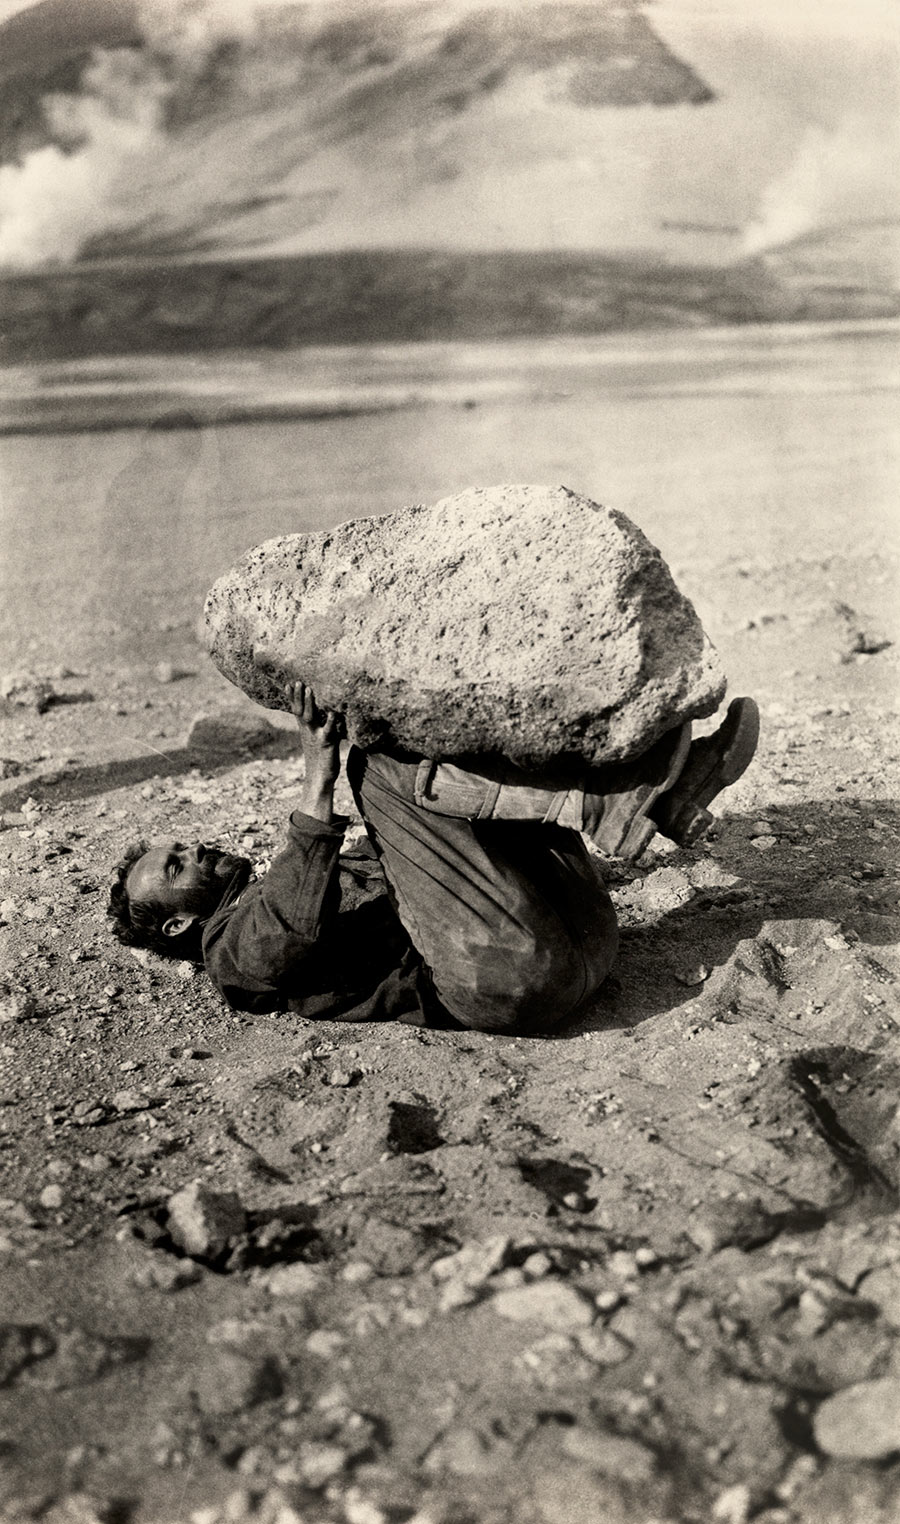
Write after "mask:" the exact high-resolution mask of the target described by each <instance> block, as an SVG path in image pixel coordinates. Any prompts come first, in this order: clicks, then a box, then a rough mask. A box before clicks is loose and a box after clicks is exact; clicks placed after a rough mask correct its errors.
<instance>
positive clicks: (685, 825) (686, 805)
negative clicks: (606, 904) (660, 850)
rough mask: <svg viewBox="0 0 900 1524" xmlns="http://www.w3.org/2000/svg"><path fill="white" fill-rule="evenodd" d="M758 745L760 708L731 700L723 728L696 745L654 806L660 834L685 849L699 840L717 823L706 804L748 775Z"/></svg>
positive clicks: (749, 702) (747, 701)
mask: <svg viewBox="0 0 900 1524" xmlns="http://www.w3.org/2000/svg"><path fill="white" fill-rule="evenodd" d="M758 741H759V709H758V708H757V705H756V704H755V703H754V701H753V699H752V698H736V699H732V701H731V703H730V704H729V706H728V712H727V714H726V715H725V718H724V720H723V721H722V723H721V725H720V726H719V728H718V730H716V731H714V732H713V734H712V735H711V736H701V737H700V739H699V740H697V741H693V742H692V743H691V748H690V751H689V752H688V755H687V760H686V762H685V764H684V767H683V768H682V769H681V772H680V773H679V775H678V777H677V779H676V780H675V782H674V783H673V784H672V785H671V787H670V788H668V789H667V790H666V792H665V793H663V794H662V795H661V796H660V797H659V798H658V799H657V800H656V802H655V803H654V804H653V806H652V808H651V812H650V818H651V820H652V821H653V823H654V825H655V826H656V828H657V830H658V831H660V832H661V833H662V835H663V836H668V837H669V838H670V840H672V841H676V842H677V843H678V845H679V846H681V847H689V846H691V845H692V844H693V843H694V842H695V841H697V840H698V839H699V838H700V837H701V836H702V835H703V833H704V831H706V830H707V829H708V827H709V826H710V825H711V824H712V821H713V816H712V815H711V814H710V812H709V810H708V809H707V805H708V804H711V803H712V801H713V799H715V797H716V795H717V794H720V793H721V792H722V790H723V789H724V788H728V787H729V785H730V784H732V783H736V782H737V780H738V778H740V777H741V775H742V774H743V773H745V772H746V771H747V768H748V767H749V766H750V763H751V762H752V760H753V755H754V753H755V751H756V746H757V742H758Z"/></svg>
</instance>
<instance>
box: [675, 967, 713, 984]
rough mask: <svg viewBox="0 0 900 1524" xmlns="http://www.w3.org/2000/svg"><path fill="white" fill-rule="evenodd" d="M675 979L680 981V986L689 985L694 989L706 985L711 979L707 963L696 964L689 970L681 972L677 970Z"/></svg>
mask: <svg viewBox="0 0 900 1524" xmlns="http://www.w3.org/2000/svg"><path fill="white" fill-rule="evenodd" d="M675 978H676V979H677V980H678V983H679V984H684V985H687V986H688V988H692V987H693V986H695V985H698V984H705V982H706V980H707V979H708V978H709V969H708V968H707V966H706V964H705V963H695V964H692V965H691V966H690V967H689V968H685V969H682V970H680V971H678V970H676V973H675Z"/></svg>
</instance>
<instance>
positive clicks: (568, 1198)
mask: <svg viewBox="0 0 900 1524" xmlns="http://www.w3.org/2000/svg"><path fill="white" fill-rule="evenodd" d="M562 1204H563V1206H564V1207H566V1209H567V1210H568V1211H570V1212H587V1211H589V1210H590V1205H591V1203H590V1201H589V1200H588V1198H587V1196H585V1195H583V1194H582V1192H581V1191H567V1192H566V1194H565V1196H563V1199H562Z"/></svg>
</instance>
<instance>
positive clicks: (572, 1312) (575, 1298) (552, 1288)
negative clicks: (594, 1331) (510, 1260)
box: [491, 1280, 594, 1332]
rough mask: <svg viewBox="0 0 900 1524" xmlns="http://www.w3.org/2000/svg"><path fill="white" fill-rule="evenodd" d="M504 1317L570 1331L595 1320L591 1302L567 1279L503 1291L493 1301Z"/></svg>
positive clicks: (516, 1321)
mask: <svg viewBox="0 0 900 1524" xmlns="http://www.w3.org/2000/svg"><path fill="white" fill-rule="evenodd" d="M491 1305H492V1306H493V1308H494V1310H495V1311H496V1312H498V1313H499V1314H500V1316H501V1317H502V1318H510V1319H511V1320H512V1321H513V1322H515V1323H540V1324H542V1325H543V1327H544V1328H552V1329H555V1330H559V1331H561V1332H566V1331H568V1330H570V1329H574V1328H587V1327H589V1326H590V1324H591V1323H592V1322H593V1319H594V1309H593V1307H592V1306H591V1304H590V1302H588V1301H587V1300H586V1298H585V1297H583V1296H582V1295H581V1293H580V1292H578V1291H576V1290H575V1288H574V1287H573V1286H567V1285H566V1284H565V1282H564V1281H551V1280H542V1281H536V1282H532V1284H531V1285H528V1286H522V1287H519V1288H515V1289H513V1290H511V1291H499V1292H498V1293H497V1295H496V1296H495V1297H494V1298H493V1301H492V1304H491Z"/></svg>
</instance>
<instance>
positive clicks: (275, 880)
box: [203, 810, 431, 1025]
mask: <svg viewBox="0 0 900 1524" xmlns="http://www.w3.org/2000/svg"><path fill="white" fill-rule="evenodd" d="M346 828H347V819H346V817H345V816H337V817H335V819H334V821H333V823H331V824H326V823H324V822H323V821H321V820H316V819H315V818H314V817H313V816H311V815H305V814H303V813H302V812H301V811H300V810H295V811H294V813H293V815H291V817H290V822H289V827H288V845H287V847H286V848H285V850H284V851H283V852H281V853H280V854H279V855H278V857H276V858H275V860H274V862H273V863H272V866H271V868H270V869H269V872H268V873H267V874H266V875H265V877H264V878H262V879H260V880H259V881H258V882H257V883H251V884H248V885H247V887H246V888H245V889H244V890H243V891H241V892H239V893H237V892H235V891H228V890H226V893H225V897H224V899H223V900H222V903H221V904H220V905H219V907H218V909H217V910H216V911H215V913H214V915H213V916H212V917H211V919H210V920H209V921H208V922H207V924H206V927H205V929H204V933H203V961H204V964H205V966H206V971H207V973H208V974H209V977H210V978H211V980H212V982H213V984H214V985H215V986H216V988H217V989H218V991H219V993H220V994H221V995H223V996H224V998H225V999H226V1000H227V1002H228V1004H229V1005H230V1006H232V1007H233V1008H234V1009H235V1010H240V1011H257V1012H261V1011H273V1010H279V1009H281V1010H283V1009H290V1010H294V1011H297V1012H298V1013H299V1014H300V1015H302V1016H307V1017H310V1018H313V1019H314V1018H316V1017H319V1018H323V1017H324V1018H329V1019H331V1020H341V1021H383V1020H388V1019H390V1018H394V1019H399V1020H401V1021H407V1022H412V1023H415V1024H419V1025H421V1024H424V1023H425V1021H426V1016H425V1010H426V1009H427V1008H428V1007H429V1005H430V1003H431V1002H430V999H429V994H428V989H427V977H426V976H425V974H424V970H423V968H422V962H421V959H420V958H419V956H418V954H417V953H416V952H415V949H414V948H413V947H412V944H411V943H410V940H409V937H408V936H407V934H406V931H405V930H404V928H403V926H402V924H401V922H400V920H399V918H398V916H397V914H396V912H395V911H394V909H393V906H392V905H391V903H390V900H389V898H388V896H387V894H386V893H385V891H384V888H383V879H381V876H380V869H379V867H378V865H377V863H376V862H375V861H374V860H373V858H372V857H371V855H370V854H369V853H367V852H365V851H361V852H359V853H358V854H357V855H356V856H355V857H354V855H353V854H348V855H347V857H346V858H341V846H342V845H343V841H344V832H345V830H346ZM342 867H343V869H344V870H345V874H344V876H345V879H347V877H348V876H349V880H350V884H351V885H352V882H353V880H354V879H355V880H356V883H357V888H356V891H355V892H352V893H350V894H349V895H348V896H347V899H349V900H350V901H351V902H352V901H355V902H356V903H351V904H350V905H349V906H345V907H344V908H343V909H342V886H341V876H342V875H341V869H342ZM373 878H374V879H375V883H373ZM361 879H363V880H367V881H368V884H367V888H368V892H367V893H366V892H363V893H362V894H360V892H359V888H358V885H359V881H360V880H361ZM379 882H380V884H381V888H380V891H379V889H378V884H379ZM373 889H374V890H375V892H374V893H373V892H372V890H373Z"/></svg>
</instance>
